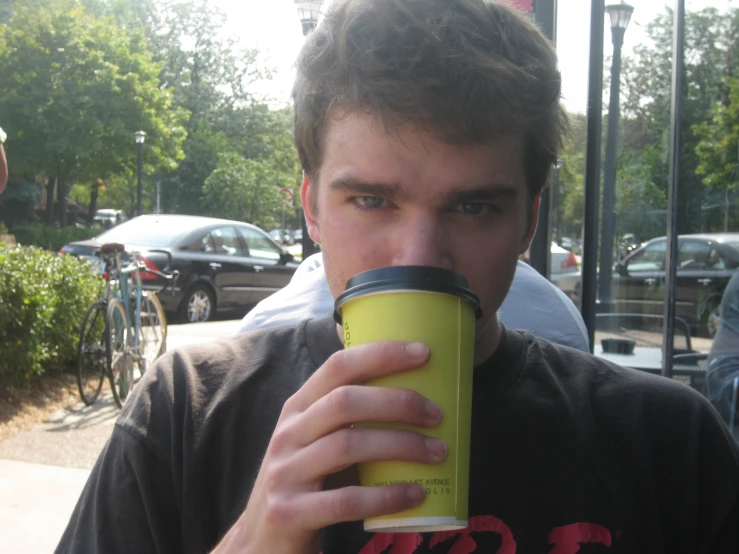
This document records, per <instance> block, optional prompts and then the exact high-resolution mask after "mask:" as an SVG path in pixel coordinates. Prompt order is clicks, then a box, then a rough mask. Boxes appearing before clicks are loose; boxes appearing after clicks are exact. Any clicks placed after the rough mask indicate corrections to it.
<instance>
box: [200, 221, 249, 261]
mask: <svg viewBox="0 0 739 554" xmlns="http://www.w3.org/2000/svg"><path fill="white" fill-rule="evenodd" d="M208 235H209V236H210V243H211V249H210V250H204V251H203V252H211V253H213V254H220V255H222V256H243V255H244V253H243V251H242V250H241V243H240V242H239V234H238V233H237V232H236V228H235V227H218V228H217V229H213V230H212V231H211V232H210V233H208Z"/></svg>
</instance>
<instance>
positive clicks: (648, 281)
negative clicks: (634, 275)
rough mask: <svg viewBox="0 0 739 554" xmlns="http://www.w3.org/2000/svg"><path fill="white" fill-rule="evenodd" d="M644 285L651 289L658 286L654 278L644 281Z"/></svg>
mask: <svg viewBox="0 0 739 554" xmlns="http://www.w3.org/2000/svg"><path fill="white" fill-rule="evenodd" d="M644 283H645V284H647V285H649V286H650V287H653V286H654V285H656V284H657V279H655V278H654V277H650V278H649V279H644Z"/></svg>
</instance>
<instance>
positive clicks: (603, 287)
mask: <svg viewBox="0 0 739 554" xmlns="http://www.w3.org/2000/svg"><path fill="white" fill-rule="evenodd" d="M611 31H612V33H611V34H612V38H613V63H612V64H611V97H610V101H609V106H608V130H607V136H606V160H605V164H604V166H603V223H602V224H601V235H600V236H601V239H600V272H599V276H598V298H599V299H600V311H601V312H610V311H612V309H611V308H612V304H613V295H612V294H611V280H612V278H613V275H612V272H613V227H614V223H613V222H614V217H615V214H614V209H615V208H614V207H615V204H616V154H617V152H618V122H619V115H620V113H619V112H620V106H619V101H620V94H619V91H620V86H619V84H620V83H619V81H620V79H621V46H623V43H624V31H625V29H621V28H617V27H616V28H612V29H611Z"/></svg>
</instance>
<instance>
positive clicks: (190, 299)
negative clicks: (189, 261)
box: [180, 283, 216, 323]
mask: <svg viewBox="0 0 739 554" xmlns="http://www.w3.org/2000/svg"><path fill="white" fill-rule="evenodd" d="M215 313H216V295H215V294H214V292H213V289H211V288H210V287H209V286H208V285H205V284H203V283H198V284H195V285H193V286H192V287H190V288H189V289H187V292H186V293H185V297H184V298H183V299H182V304H180V319H181V320H182V321H184V322H185V323H203V322H205V321H211V320H212V319H213V317H214V316H215Z"/></svg>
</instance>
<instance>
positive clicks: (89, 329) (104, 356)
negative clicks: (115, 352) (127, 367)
mask: <svg viewBox="0 0 739 554" xmlns="http://www.w3.org/2000/svg"><path fill="white" fill-rule="evenodd" d="M105 315H106V314H105V302H95V303H93V304H91V305H90V307H89V308H87V313H86V314H85V319H83V320H82V329H81V331H80V342H79V345H78V346H77V386H78V387H79V389H80V396H81V397H82V401H83V402H84V403H85V404H86V405H87V406H92V405H93V404H94V403H95V401H96V400H97V398H98V395H99V394H100V388H101V387H102V386H103V379H104V378H105V375H106V373H107V369H108V367H109V365H110V362H109V357H108V350H107V348H106V343H107V331H108V330H107V327H106V324H105Z"/></svg>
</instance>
